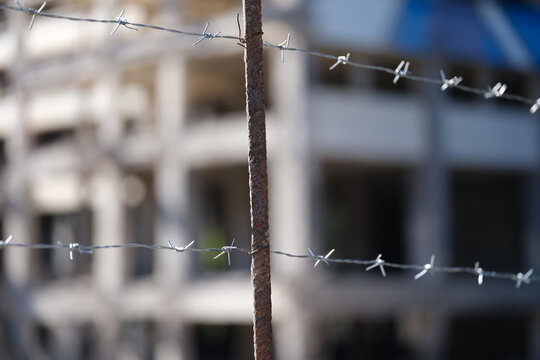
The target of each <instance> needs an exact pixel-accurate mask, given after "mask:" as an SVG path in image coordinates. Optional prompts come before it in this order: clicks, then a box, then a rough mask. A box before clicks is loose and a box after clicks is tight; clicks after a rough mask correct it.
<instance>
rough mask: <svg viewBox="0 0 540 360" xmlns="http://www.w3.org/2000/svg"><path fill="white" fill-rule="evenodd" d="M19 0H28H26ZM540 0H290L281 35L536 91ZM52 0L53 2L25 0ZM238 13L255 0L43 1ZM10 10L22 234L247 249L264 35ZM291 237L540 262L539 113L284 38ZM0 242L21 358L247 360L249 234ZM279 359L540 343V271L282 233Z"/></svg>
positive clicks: (148, 17) (4, 157)
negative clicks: (247, 37)
mask: <svg viewBox="0 0 540 360" xmlns="http://www.w3.org/2000/svg"><path fill="white" fill-rule="evenodd" d="M6 3H8V4H11V2H6ZM536 4H537V2H536ZM536 4H535V2H534V1H528V2H527V1H487V0H486V1H472V0H470V1H442V0H439V1H436V0H433V1H428V0H409V1H401V2H395V1H390V0H385V1H381V0H380V1H370V0H355V1H347V0H339V1H337V0H332V1H328V0H306V1H302V0H272V1H266V2H264V10H263V11H264V18H265V19H264V31H265V34H264V38H265V40H266V41H269V42H272V43H275V44H277V43H280V42H281V41H283V40H284V39H285V38H286V37H287V33H291V34H292V43H291V46H294V47H299V48H309V49H314V50H320V51H324V52H328V53H332V54H335V55H344V54H346V53H351V60H354V61H359V62H364V63H368V64H375V65H382V66H388V67H391V68H394V67H395V66H397V64H398V63H399V62H400V61H401V59H402V58H406V59H407V60H410V61H411V63H412V65H411V68H410V70H411V71H412V72H413V73H415V74H419V75H426V76H431V77H438V76H439V69H441V68H442V69H445V71H446V75H447V76H448V77H450V76H454V75H456V76H463V77H464V84H465V85H469V86H475V87H480V88H485V87H486V86H488V85H491V86H493V85H494V84H495V83H496V82H499V81H500V82H503V83H506V84H508V92H511V93H514V94H515V93H517V94H521V95H525V96H528V97H537V96H539V95H538V94H540V86H539V85H540V76H539V72H538V69H539V68H540V45H539V42H538V38H539V36H540V10H539V8H538V6H537V5H536ZM27 5H28V6H31V7H34V8H37V7H39V5H40V3H37V2H29V3H28V4H27ZM121 9H124V10H125V14H124V16H125V17H126V18H127V19H128V20H129V21H132V22H140V23H147V24H158V25H162V26H168V27H173V28H179V29H185V30H189V31H196V32H200V31H202V29H203V27H204V25H205V23H206V22H210V25H209V28H208V31H210V32H216V31H218V30H220V31H221V32H222V33H223V34H233V35H236V34H237V33H238V28H237V23H236V14H237V13H238V12H241V6H240V1H235V0H204V1H198V0H184V1H175V0H160V1H149V0H122V1H120V0H114V1H111V0H73V1H67V0H65V1H64V0H63V1H61V0H56V1H48V2H47V7H46V9H45V11H46V12H51V13H59V14H66V15H73V16H83V17H92V18H106V19H111V18H114V16H116V15H117V14H118V13H119V12H120V10H121ZM29 20H30V17H29V16H27V15H23V14H21V13H15V12H10V11H0V49H1V50H0V166H1V174H2V194H1V204H2V217H1V219H2V221H1V228H2V231H3V235H4V236H5V235H7V234H9V233H12V234H14V235H15V239H16V241H17V242H24V243H56V242H58V241H60V242H62V243H73V242H78V243H80V244H117V243H134V242H137V243H147V244H163V245H166V244H167V241H171V242H172V243H173V244H174V245H178V246H181V245H185V244H188V243H189V242H190V241H191V240H192V239H195V240H196V244H197V246H199V247H221V246H223V245H226V244H228V243H230V241H231V240H232V239H233V238H235V239H236V243H235V244H237V245H238V246H241V247H249V241H250V239H249V195H248V183H247V133H246V120H245V110H244V108H245V102H244V85H243V81H244V78H243V61H242V50H243V49H242V48H241V47H240V46H238V45H236V43H235V42H234V41H229V40H209V39H206V40H204V41H202V42H201V43H200V44H198V45H197V46H196V47H193V46H192V43H193V42H194V41H196V40H197V38H189V37H183V36H178V35H175V34H171V33H166V32H158V31H152V30H145V29H141V30H140V31H138V32H136V31H133V30H130V29H127V28H125V27H120V28H119V29H118V30H117V32H116V33H115V34H114V36H110V35H109V33H110V32H111V30H112V29H113V28H114V26H113V24H95V23H77V22H68V21H63V20H55V19H47V18H41V17H38V18H37V19H36V22H35V24H34V28H33V30H31V31H28V29H27V27H28V23H29ZM265 55H266V70H265V75H266V79H267V81H266V94H267V105H268V109H267V121H268V146H269V149H268V150H269V155H268V156H269V181H270V202H271V205H270V206H271V209H270V210H271V239H272V240H271V241H272V248H273V249H275V250H283V251H287V252H291V253H299V254H305V253H307V247H308V246H309V247H311V248H313V249H314V250H315V251H317V252H319V253H326V252H327V251H328V250H329V249H332V248H335V249H336V252H335V256H336V257H340V258H357V259H374V258H375V257H376V256H377V255H378V254H379V253H382V254H383V258H384V259H385V260H387V261H392V262H404V263H418V264H423V263H425V262H427V261H428V260H429V257H430V255H431V254H436V263H437V264H444V265H450V266H453V265H456V266H458V265H459V266H473V265H474V263H475V262H476V261H480V264H481V266H482V267H483V268H485V269H493V270H498V271H510V272H516V273H517V272H518V271H522V272H524V271H527V270H528V269H529V268H531V267H533V268H535V269H540V201H539V200H540V198H539V196H540V174H539V168H540V146H539V145H540V125H539V123H538V116H532V115H531V114H529V112H528V109H527V107H526V106H523V105H516V104H514V103H511V102H507V101H503V100H489V101H487V100H484V99H483V98H482V97H481V96H480V97H478V96H476V97H474V96H467V95H464V94H462V93H459V92H455V91H452V89H449V90H447V91H446V92H445V93H442V92H441V91H440V90H439V89H438V88H437V86H424V85H422V84H419V83H414V82H410V81H407V80H400V81H399V82H398V84H397V86H394V85H393V84H392V77H391V76H390V75H388V74H385V73H378V72H372V71H366V70H360V69H356V68H352V67H347V66H342V65H340V66H338V67H337V68H336V69H335V70H333V71H329V70H328V68H329V67H330V66H331V65H332V62H331V61H329V60H323V59H319V58H311V57H307V56H305V55H303V54H300V53H292V52H287V53H285V62H284V63H282V62H281V53H280V52H279V51H277V50H272V49H268V50H267V51H266V54H265ZM74 255H75V260H74V261H70V260H69V253H68V251H67V250H66V251H59V250H55V251H42V250H28V249H17V248H6V249H3V250H1V251H0V261H1V266H0V273H1V278H2V284H1V289H2V292H1V293H0V294H1V295H0V300H1V302H0V325H1V327H0V358H1V359H157V360H166V359H205V360H212V359H240V360H241V359H250V358H251V357H252V345H251V344H252V340H251V320H252V294H251V284H250V277H249V262H250V259H249V257H248V256H245V255H242V254H232V265H231V266H230V267H228V266H227V264H226V259H224V257H222V258H220V259H218V260H213V259H212V254H203V255H199V254H197V253H175V252H172V251H150V250H145V249H137V250H135V249H128V250H126V249H112V250H101V251H99V250H98V251H95V252H94V253H93V254H92V255H87V254H79V253H77V252H75V254H74ZM272 271H273V306H274V309H273V318H274V324H275V327H274V337H275V351H276V358H278V359H280V360H296V359H310V360H311V359H315V360H326V359H328V360H330V359H418V360H428V359H442V360H454V359H480V358H489V359H490V360H499V359H500V360H505V359H538V358H540V306H539V305H538V304H540V291H539V290H538V287H537V286H536V285H530V286H526V285H523V286H522V287H521V288H520V289H519V291H516V289H515V287H514V285H513V284H512V283H511V282H509V281H497V280H490V279H486V280H485V283H484V285H482V286H481V287H479V286H478V285H477V283H476V279H475V278H474V277H470V276H461V277H460V276H444V275H441V274H437V275H436V276H435V277H434V278H431V277H429V276H426V277H423V278H422V279H420V280H418V281H413V279H412V277H413V275H414V274H412V273H408V272H400V271H390V270H389V271H388V277H387V278H385V279H383V278H382V277H381V275H380V273H378V272H377V271H375V270H374V271H372V272H365V270H364V268H362V267H358V266H345V265H343V266H339V265H334V264H333V265H332V266H330V267H327V266H325V265H324V264H321V265H320V266H318V267H317V268H315V269H314V268H313V263H312V262H311V261H307V260H302V259H290V258H282V257H276V256H274V257H273V258H272Z"/></svg>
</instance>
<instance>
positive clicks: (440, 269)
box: [0, 241, 540, 283]
mask: <svg viewBox="0 0 540 360" xmlns="http://www.w3.org/2000/svg"><path fill="white" fill-rule="evenodd" d="M7 247H18V248H28V249H38V250H53V249H69V250H71V251H79V252H86V254H90V251H93V250H106V249H130V248H142V249H148V250H173V251H177V252H199V253H202V252H218V253H222V252H240V253H245V254H247V255H251V254H252V252H251V250H250V249H247V248H239V247H235V246H223V247H219V248H192V247H185V248H182V247H180V248H175V247H173V246H171V245H160V244H142V243H127V244H108V245H107V244H106V245H83V244H79V243H71V244H70V243H56V244H24V243H15V242H10V241H9V242H7V241H2V242H0V249H2V248H7ZM270 253H271V254H273V255H280V256H286V257H290V258H299V259H312V260H322V256H320V255H309V254H293V253H288V252H285V251H279V250H271V251H270ZM324 260H325V262H327V263H335V264H353V265H362V266H369V265H373V264H378V262H377V260H360V259H339V258H328V257H325V258H324ZM382 265H383V266H384V267H386V268H395V269H400V270H415V271H418V270H425V269H426V265H419V264H399V263H392V262H386V261H383V262H382ZM429 271H431V272H433V273H450V274H457V273H463V274H471V275H474V276H478V274H479V273H478V271H477V269H475V268H472V267H449V266H433V267H430V268H429ZM481 274H482V276H484V277H487V278H496V279H504V280H511V281H518V276H519V275H518V274H514V273H500V272H496V271H487V270H482V272H481ZM519 274H521V273H519ZM529 275H530V274H529ZM521 276H522V277H524V279H525V280H522V281H523V282H527V283H528V282H540V277H538V276H528V277H527V276H523V274H521Z"/></svg>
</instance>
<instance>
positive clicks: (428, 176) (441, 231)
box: [407, 87, 451, 264]
mask: <svg viewBox="0 0 540 360" xmlns="http://www.w3.org/2000/svg"><path fill="white" fill-rule="evenodd" d="M425 94H426V99H427V100H426V107H427V111H426V116H425V119H424V124H425V132H424V133H425V136H426V142H425V143H426V149H425V158H424V161H423V163H422V164H421V167H420V168H415V169H413V170H412V174H411V178H410V179H411V188H410V191H409V193H410V194H411V197H410V199H409V209H408V211H407V213H408V214H409V219H408V239H407V252H408V254H407V255H408V256H407V257H408V259H407V260H408V261H410V262H413V263H419V264H422V263H426V262H428V261H429V259H430V256H431V255H432V254H435V255H436V258H435V261H436V263H438V264H449V261H451V254H450V251H451V246H450V244H449V240H450V236H449V232H450V230H451V229H450V218H449V208H450V206H451V203H450V196H451V194H450V190H451V189H450V175H451V174H450V171H449V167H448V160H447V158H446V155H445V153H444V136H445V134H444V133H443V126H442V125H443V124H442V122H443V121H444V119H443V118H442V116H441V114H440V112H439V110H438V107H439V104H440V103H441V98H440V94H439V93H437V92H434V91H432V89H431V88H427V87H426V88H425Z"/></svg>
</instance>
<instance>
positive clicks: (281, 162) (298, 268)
mask: <svg viewBox="0 0 540 360" xmlns="http://www.w3.org/2000/svg"><path fill="white" fill-rule="evenodd" d="M291 32H293V31H291ZM283 33H287V30H286V29H283ZM293 41H294V42H293V44H291V46H295V47H302V45H303V39H302V38H301V37H300V36H299V35H296V36H295V37H294V39H293ZM268 56H270V61H269V64H270V65H271V66H272V70H271V76H272V78H271V80H270V81H271V83H272V85H273V86H272V87H271V90H272V91H273V92H271V94H270V96H271V97H272V99H273V106H272V107H271V108H270V109H269V110H268V116H267V117H268V120H269V121H268V148H269V155H268V158H269V169H268V177H269V184H270V188H269V195H270V224H271V228H272V230H271V231H270V238H271V240H270V241H271V248H272V249H273V250H278V249H279V250H284V251H288V252H293V253H302V254H304V253H306V252H307V247H308V246H311V247H315V248H317V246H316V245H314V244H313V243H314V236H315V235H316V234H314V233H313V232H312V225H313V208H314V207H313V177H314V172H315V169H316V164H315V161H316V159H314V157H313V155H312V153H311V149H310V148H311V145H310V124H309V104H308V99H307V97H306V95H307V91H308V89H307V87H308V71H307V69H308V64H307V58H306V57H303V56H290V54H285V57H286V61H285V63H282V62H281V55H280V53H279V52H272V53H269V54H268ZM270 120H271V121H270ZM310 266H312V265H311V264H310V263H309V262H307V261H298V260H291V259H288V258H283V257H278V256H273V257H272V273H273V274H275V276H276V277H287V278H290V276H291V274H294V275H292V276H298V277H302V276H303V273H304V272H307V271H309V270H311V269H309V268H310ZM273 276H274V275H273Z"/></svg>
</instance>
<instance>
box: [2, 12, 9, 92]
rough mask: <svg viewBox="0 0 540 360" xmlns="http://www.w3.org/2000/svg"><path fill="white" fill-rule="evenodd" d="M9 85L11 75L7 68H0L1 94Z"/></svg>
mask: <svg viewBox="0 0 540 360" xmlns="http://www.w3.org/2000/svg"><path fill="white" fill-rule="evenodd" d="M1 25H2V23H1V20H0V29H1ZM8 87H9V76H8V72H7V70H0V95H3V94H5V93H6V91H7V89H8Z"/></svg>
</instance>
